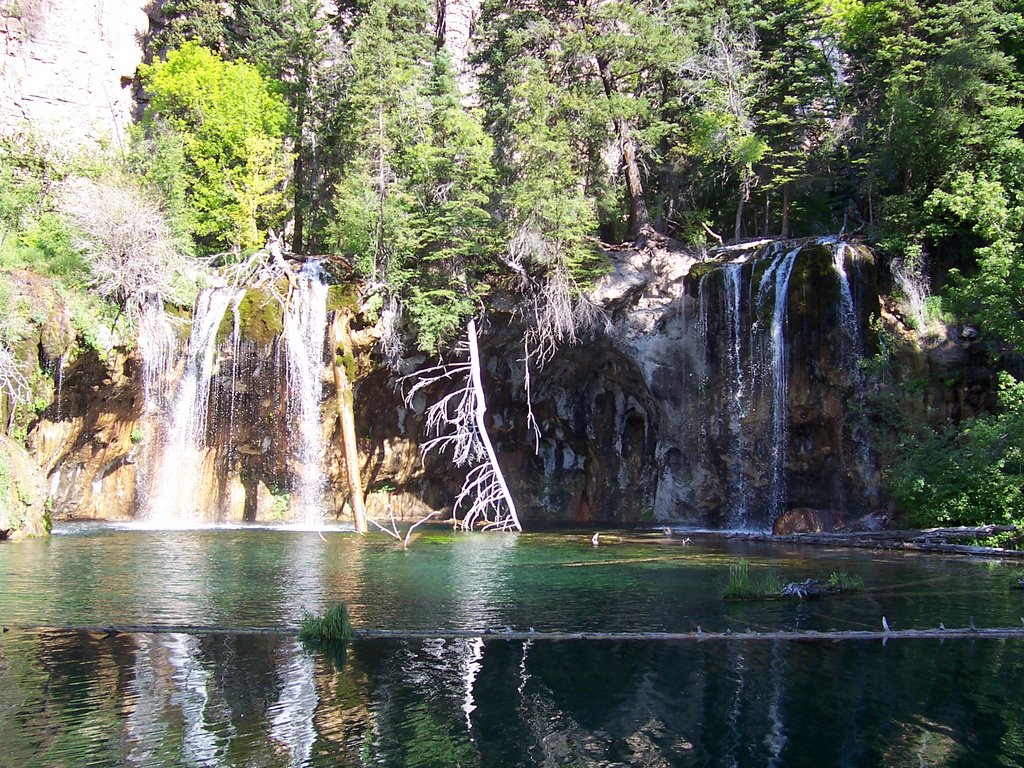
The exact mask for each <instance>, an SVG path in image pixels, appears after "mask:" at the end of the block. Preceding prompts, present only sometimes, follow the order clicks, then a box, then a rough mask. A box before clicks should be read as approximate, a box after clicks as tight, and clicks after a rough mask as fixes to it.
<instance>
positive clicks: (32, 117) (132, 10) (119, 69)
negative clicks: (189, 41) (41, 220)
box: [0, 0, 152, 146]
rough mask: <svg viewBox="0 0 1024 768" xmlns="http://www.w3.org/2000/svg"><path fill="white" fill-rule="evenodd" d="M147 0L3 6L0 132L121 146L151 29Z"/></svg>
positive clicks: (55, 0)
mask: <svg viewBox="0 0 1024 768" xmlns="http://www.w3.org/2000/svg"><path fill="white" fill-rule="evenodd" d="M150 5H152V3H151V2H141V0H2V1H0V134H9V133H13V132H18V131H26V130H30V131H32V132H33V133H35V134H38V135H41V136H43V137H45V138H47V139H49V140H50V141H53V142H55V143H58V144H61V145H67V146H80V145H82V144H85V143H88V144H95V143H102V142H114V143H120V142H122V141H123V139H124V138H125V131H126V130H127V128H128V126H129V125H130V124H131V122H132V115H133V108H134V107H133V98H132V82H133V80H132V79H133V77H134V75H135V69H136V67H137V66H138V65H139V63H140V62H141V61H142V55H143V40H144V37H145V35H146V33H147V32H148V30H149V16H148V15H147V12H146V8H147V7H148V6H150Z"/></svg>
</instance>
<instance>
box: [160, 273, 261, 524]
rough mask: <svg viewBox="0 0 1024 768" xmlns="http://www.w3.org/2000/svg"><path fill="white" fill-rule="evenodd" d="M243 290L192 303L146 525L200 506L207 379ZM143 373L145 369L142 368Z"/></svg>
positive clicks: (210, 293) (177, 518)
mask: <svg viewBox="0 0 1024 768" xmlns="http://www.w3.org/2000/svg"><path fill="white" fill-rule="evenodd" d="M243 293H244V291H240V290H235V289H230V288H213V289H210V290H207V291H204V292H203V293H202V294H200V296H199V300H198V301H197V302H196V307H195V312H194V314H193V318H192V334H191V336H190V337H189V342H188V353H187V358H186V361H185V370H184V372H183V373H182V376H181V380H180V381H179V382H178V388H177V391H176V393H175V396H174V400H173V403H171V406H170V412H169V414H168V415H167V417H166V418H167V419H168V421H169V423H168V424H167V425H166V431H165V433H164V437H163V441H162V442H163V445H162V452H161V456H160V465H159V468H158V469H157V473H156V476H155V478H154V479H155V484H154V487H153V488H152V491H151V494H150V496H149V498H148V508H149V511H148V514H147V517H148V518H149V519H150V520H153V521H156V522H160V523H173V522H181V521H182V520H191V519H195V517H196V514H197V511H198V508H199V506H200V503H201V501H200V499H199V490H200V486H199V481H200V480H201V478H202V477H203V469H202V465H203V459H204V453H205V451H204V448H205V444H206V420H207V413H208V406H209V397H210V380H211V378H212V376H213V374H214V371H215V359H216V355H215V353H216V348H217V332H218V330H219V329H220V326H221V323H222V321H223V320H224V314H225V313H226V312H227V309H228V307H229V306H230V305H231V303H232V302H236V303H237V302H238V301H240V300H241V298H242V295H243ZM143 367H144V369H145V365H144V366H143Z"/></svg>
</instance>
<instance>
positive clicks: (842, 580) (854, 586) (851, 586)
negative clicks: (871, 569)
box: [825, 571, 864, 592]
mask: <svg viewBox="0 0 1024 768" xmlns="http://www.w3.org/2000/svg"><path fill="white" fill-rule="evenodd" d="M825 586H826V587H827V588H828V591H829V592H863V591H864V579H862V578H861V577H860V576H851V575H850V574H849V573H847V572H846V571H832V573H830V574H829V575H828V581H826V582H825Z"/></svg>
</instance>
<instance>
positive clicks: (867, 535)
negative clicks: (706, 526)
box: [723, 525, 1024, 559]
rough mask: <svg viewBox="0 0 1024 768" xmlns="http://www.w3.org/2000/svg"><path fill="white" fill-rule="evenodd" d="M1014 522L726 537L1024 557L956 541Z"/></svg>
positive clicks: (1022, 553) (1000, 529) (1006, 528)
mask: <svg viewBox="0 0 1024 768" xmlns="http://www.w3.org/2000/svg"><path fill="white" fill-rule="evenodd" d="M1016 530H1017V527H1016V526H1013V525H982V526H977V527H959V528H925V529H922V530H906V531H858V532H856V533H842V532H840V533H789V534H784V535H781V536H773V535H771V534H768V533H727V534H723V535H724V537H725V538H730V539H739V540H742V541H770V542H775V543H783V544H814V545H819V546H820V545H824V546H833V547H853V548H857V549H888V550H895V551H905V552H936V553H939V554H947V555H972V556H975V557H1004V558H1015V559H1024V550H1018V549H1003V548H1001V547H979V546H976V545H974V544H955V543H952V542H955V541H963V540H965V539H979V538H985V537H987V536H994V535H996V534H997V533H1012V532H1014V531H1016Z"/></svg>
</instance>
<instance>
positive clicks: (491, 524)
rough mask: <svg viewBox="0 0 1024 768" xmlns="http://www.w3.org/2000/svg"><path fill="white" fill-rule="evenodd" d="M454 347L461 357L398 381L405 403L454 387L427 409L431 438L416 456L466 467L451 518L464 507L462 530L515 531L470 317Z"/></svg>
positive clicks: (516, 524) (514, 515)
mask: <svg viewBox="0 0 1024 768" xmlns="http://www.w3.org/2000/svg"><path fill="white" fill-rule="evenodd" d="M457 351H459V352H462V353H463V354H465V355H466V359H465V360H464V361H462V362H455V363H447V364H443V365H437V366H434V367H431V368H427V369H425V370H423V371H419V372H417V373H415V374H412V375H410V376H407V377H405V378H404V379H403V384H404V383H408V384H409V388H408V390H407V391H406V392H405V402H406V405H408V406H410V407H411V406H412V401H413V399H414V398H415V396H416V395H417V393H419V392H421V391H423V390H426V389H429V388H432V387H439V386H446V385H447V386H452V385H454V388H453V389H451V390H450V391H448V393H447V394H445V395H444V396H442V397H441V398H440V399H439V400H437V401H435V402H434V403H433V404H432V405H431V406H430V407H429V408H427V425H426V429H427V434H428V435H433V437H431V438H430V439H429V440H427V441H426V442H425V443H424V444H423V445H422V446H421V448H420V452H421V455H423V456H426V454H427V453H429V452H430V451H438V452H444V451H447V450H451V453H452V463H453V464H455V466H457V467H467V466H468V467H470V469H469V472H468V473H467V474H466V479H465V481H464V482H463V485H462V490H461V491H460V492H459V495H458V496H457V497H456V499H455V503H454V504H453V506H452V514H453V517H455V518H456V519H458V517H459V511H460V510H463V509H464V512H463V515H462V518H461V520H460V522H459V525H460V527H461V528H462V529H463V530H467V531H468V530H472V529H473V528H474V527H476V526H477V525H478V524H479V525H481V527H483V528H484V529H485V530H502V531H511V530H516V531H521V530H522V529H523V528H522V525H521V524H520V522H519V515H518V513H517V512H516V505H515V502H514V501H513V500H512V494H511V492H510V491H509V488H508V484H507V483H506V482H505V476H504V475H503V474H502V471H501V467H500V465H499V464H498V458H497V455H496V454H495V452H494V446H493V445H492V443H491V438H490V436H489V435H488V433H487V423H486V414H487V401H486V399H485V397H484V389H483V380H482V378H481V364H480V349H479V346H478V343H477V330H476V321H475V320H473V319H470V321H469V323H468V325H467V328H466V343H465V344H464V345H460V346H459V348H457ZM378 527H380V526H378Z"/></svg>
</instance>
